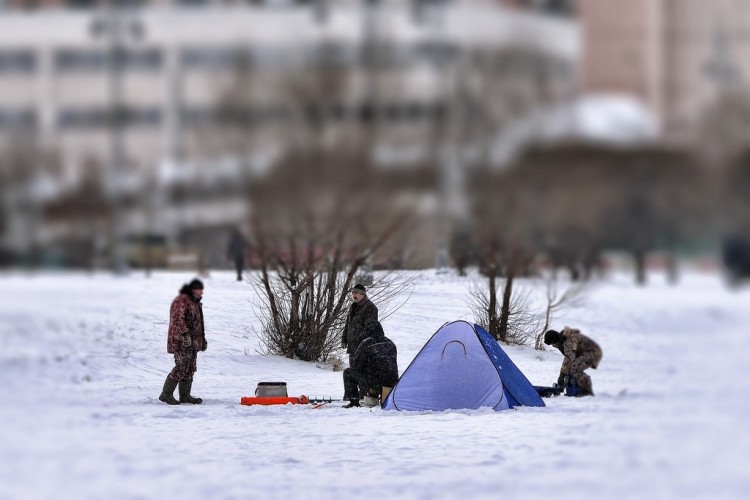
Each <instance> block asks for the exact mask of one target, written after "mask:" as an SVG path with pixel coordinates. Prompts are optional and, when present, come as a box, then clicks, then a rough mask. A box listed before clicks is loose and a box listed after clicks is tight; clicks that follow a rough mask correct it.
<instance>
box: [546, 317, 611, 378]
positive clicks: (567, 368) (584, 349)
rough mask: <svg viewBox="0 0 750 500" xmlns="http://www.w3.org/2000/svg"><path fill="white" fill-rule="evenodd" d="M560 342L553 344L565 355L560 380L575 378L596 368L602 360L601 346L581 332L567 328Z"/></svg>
mask: <svg viewBox="0 0 750 500" xmlns="http://www.w3.org/2000/svg"><path fill="white" fill-rule="evenodd" d="M560 338H561V340H560V342H558V343H557V344H553V345H554V346H555V347H557V349H558V350H559V351H560V352H561V353H562V354H563V356H564V358H563V363H562V367H561V368H560V380H559V381H558V383H560V385H562V383H561V380H562V378H563V377H564V376H565V375H571V376H573V377H575V376H576V375H577V372H579V371H583V370H585V369H586V368H589V367H591V368H596V367H597V366H599V362H600V361H601V359H602V348H601V347H599V344H597V343H596V342H594V341H593V340H591V339H590V338H588V337H587V336H585V335H584V334H582V333H581V331H580V330H576V329H574V328H569V327H567V326H566V327H565V328H563V331H562V332H560Z"/></svg>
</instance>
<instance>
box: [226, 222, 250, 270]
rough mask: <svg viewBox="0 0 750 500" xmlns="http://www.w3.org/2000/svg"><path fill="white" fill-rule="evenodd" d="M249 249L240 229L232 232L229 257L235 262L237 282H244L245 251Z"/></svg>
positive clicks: (228, 247)
mask: <svg viewBox="0 0 750 500" xmlns="http://www.w3.org/2000/svg"><path fill="white" fill-rule="evenodd" d="M246 248H247V240H246V239H245V237H244V236H242V233H241V232H240V230H239V229H234V231H232V236H231V237H230V238H229V245H228V246H227V257H228V258H229V259H230V260H231V261H233V262H234V269H235V271H237V281H242V271H243V269H244V267H245V249H246Z"/></svg>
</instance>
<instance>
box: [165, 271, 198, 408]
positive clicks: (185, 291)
mask: <svg viewBox="0 0 750 500" xmlns="http://www.w3.org/2000/svg"><path fill="white" fill-rule="evenodd" d="M202 298H203V283H202V282H201V281H200V280H197V279H196V280H193V281H191V282H190V283H188V284H186V285H184V286H183V287H182V289H180V293H179V295H177V297H176V298H175V299H174V300H173V301H172V306H171V307H170V310H169V331H168V334H167V352H168V353H170V354H174V368H173V369H172V371H171V372H169V375H167V379H166V380H165V381H164V388H163V389H162V392H161V395H159V400H160V401H163V402H165V403H167V404H170V405H178V404H180V403H192V404H200V403H202V402H203V400H202V399H201V398H194V397H193V396H191V395H190V390H191V388H192V386H193V373H195V372H196V371H197V369H198V367H197V360H198V351H205V350H206V348H207V347H208V342H207V341H206V333H205V329H204V324H203V306H202V305H201V299H202ZM178 384H179V386H180V390H179V397H180V399H179V401H178V400H176V399H175V398H174V395H173V393H174V390H175V388H176V387H177V385H178Z"/></svg>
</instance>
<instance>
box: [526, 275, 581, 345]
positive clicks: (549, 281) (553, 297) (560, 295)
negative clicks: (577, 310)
mask: <svg viewBox="0 0 750 500" xmlns="http://www.w3.org/2000/svg"><path fill="white" fill-rule="evenodd" d="M545 285H546V292H547V293H546V299H547V300H546V306H545V308H544V321H543V326H542V328H540V329H539V330H538V332H539V333H537V335H536V340H535V342H534V349H536V350H538V351H542V350H544V345H543V343H544V333H545V332H546V331H547V329H549V326H550V324H551V323H552V318H553V317H554V315H555V313H557V312H559V311H560V310H561V309H563V307H565V306H573V305H575V304H576V303H578V302H579V301H580V300H581V299H582V295H583V291H584V285H582V284H580V283H574V284H569V285H568V286H566V287H562V288H561V287H560V283H559V280H558V279H557V275H556V274H555V273H550V274H549V275H548V276H546V277H545Z"/></svg>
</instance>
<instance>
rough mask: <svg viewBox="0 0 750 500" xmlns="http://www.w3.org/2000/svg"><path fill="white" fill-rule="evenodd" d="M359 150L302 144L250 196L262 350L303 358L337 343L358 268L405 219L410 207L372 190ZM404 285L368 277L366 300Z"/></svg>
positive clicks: (375, 181)
mask: <svg viewBox="0 0 750 500" xmlns="http://www.w3.org/2000/svg"><path fill="white" fill-rule="evenodd" d="M365 152H366V148H364V147H363V146H361V145H356V144H355V145H351V146H350V147H349V148H344V147H337V148H328V147H325V146H320V145H318V146H315V147H305V148H304V149H301V150H297V151H294V152H291V153H290V154H289V155H288V156H287V157H286V158H284V160H283V161H282V162H280V163H279V164H278V165H276V167H275V168H274V170H273V172H272V173H271V174H270V175H269V176H268V177H267V178H266V179H264V180H263V181H259V182H258V183H256V184H255V185H254V186H252V189H251V193H250V194H251V200H252V203H253V216H252V220H251V227H252V234H251V236H250V239H251V246H252V247H253V248H254V250H255V253H256V255H257V259H258V269H259V271H260V272H259V274H258V281H257V283H256V286H257V287H258V289H259V292H260V296H261V297H262V298H263V303H262V305H261V307H260V308H259V310H258V313H259V317H260V319H261V323H262V325H263V327H262V332H261V333H262V340H263V343H264V345H265V348H266V350H267V352H270V353H275V354H280V355H283V356H287V357H294V356H297V357H299V358H300V359H303V360H307V361H319V360H323V359H326V358H327V357H328V356H329V355H330V353H331V352H332V351H333V350H334V349H336V348H337V347H338V346H339V342H340V331H341V329H342V327H343V321H344V318H345V314H346V311H347V306H348V301H347V296H348V293H347V292H348V291H349V290H350V289H351V287H352V286H353V285H354V284H355V280H356V278H357V276H358V275H359V273H360V272H361V271H362V270H363V266H365V264H366V263H367V262H369V261H370V260H371V259H372V258H373V256H374V255H375V253H376V252H377V251H378V250H379V249H380V248H381V247H382V246H383V245H384V244H385V243H386V242H387V241H388V240H389V239H391V238H393V237H394V235H396V234H397V233H398V232H399V231H400V230H401V229H402V228H403V227H404V226H405V224H406V223H407V222H408V221H409V218H410V217H409V216H410V210H409V208H410V207H409V205H408V203H407V204H404V203H399V202H398V200H397V199H394V198H393V197H392V195H393V193H392V192H391V191H388V190H384V189H381V188H380V185H381V184H380V182H381V180H380V179H379V177H378V175H377V172H376V171H375V169H373V168H372V166H371V164H370V162H369V158H368V156H367V154H365ZM405 286H406V285H405V284H404V283H403V282H402V281H401V279H400V278H399V277H398V275H388V274H386V275H385V277H381V278H376V279H375V281H374V282H373V284H372V286H371V287H369V288H370V290H371V293H370V297H371V299H373V300H374V301H380V302H381V303H387V302H388V301H389V300H388V299H389V297H392V296H395V294H396V293H400V292H401V291H402V288H403V287H405Z"/></svg>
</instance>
